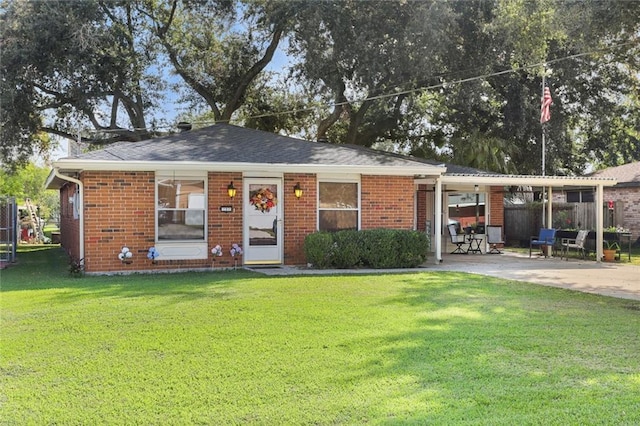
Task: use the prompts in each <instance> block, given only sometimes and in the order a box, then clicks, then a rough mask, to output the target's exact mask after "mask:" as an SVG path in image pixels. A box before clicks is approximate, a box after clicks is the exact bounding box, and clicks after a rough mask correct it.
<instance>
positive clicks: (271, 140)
mask: <svg viewBox="0 0 640 426" xmlns="http://www.w3.org/2000/svg"><path fill="white" fill-rule="evenodd" d="M74 158H77V159H82V160H98V161H189V162H219V163H252V164H259V163H261V164H313V165H315V164H321V165H327V164H328V165H353V166H374V167H377V166H380V167H385V166H390V167H403V166H411V167H415V166H419V165H420V164H428V165H431V166H438V165H441V164H438V163H435V162H426V161H423V160H420V159H416V158H412V157H408V156H402V155H398V154H393V153H388V152H383V151H376V150H373V149H368V148H363V147H360V146H354V145H336V144H329V143H322V142H310V141H306V140H302V139H296V138H291V137H286V136H281V135H277V134H274V133H269V132H264V131H259V130H254V129H248V128H243V127H238V126H233V125H230V124H216V125H214V126H210V127H205V128H202V129H198V130H193V131H188V132H183V133H179V134H176V135H171V136H166V137H160V138H154V139H149V140H145V141H141V142H118V143H115V144H112V145H109V146H108V147H106V148H104V149H101V150H97V151H91V152H88V153H84V154H80V155H78V156H77V157H74Z"/></svg>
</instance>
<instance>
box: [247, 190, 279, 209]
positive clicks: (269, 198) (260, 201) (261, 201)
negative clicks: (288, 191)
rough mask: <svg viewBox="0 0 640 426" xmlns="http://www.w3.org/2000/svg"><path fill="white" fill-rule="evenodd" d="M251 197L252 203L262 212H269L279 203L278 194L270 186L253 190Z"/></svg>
mask: <svg viewBox="0 0 640 426" xmlns="http://www.w3.org/2000/svg"><path fill="white" fill-rule="evenodd" d="M249 197H250V198H249V202H251V205H252V206H254V207H255V209H256V210H258V211H260V212H262V213H268V212H269V210H271V209H272V208H273V207H275V206H276V204H278V199H277V198H276V195H275V194H274V193H273V191H271V189H269V188H260V189H259V190H257V191H252V192H251V193H249Z"/></svg>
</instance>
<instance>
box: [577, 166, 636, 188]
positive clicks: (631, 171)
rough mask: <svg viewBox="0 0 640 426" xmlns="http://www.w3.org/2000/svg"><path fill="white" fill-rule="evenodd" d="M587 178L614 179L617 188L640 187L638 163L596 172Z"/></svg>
mask: <svg viewBox="0 0 640 426" xmlns="http://www.w3.org/2000/svg"><path fill="white" fill-rule="evenodd" d="M588 176H592V177H611V178H616V180H617V181H618V186H640V161H634V162H632V163H628V164H623V165H622V166H616V167H609V168H606V169H603V170H598V171H597V172H593V173H591V174H590V175H588Z"/></svg>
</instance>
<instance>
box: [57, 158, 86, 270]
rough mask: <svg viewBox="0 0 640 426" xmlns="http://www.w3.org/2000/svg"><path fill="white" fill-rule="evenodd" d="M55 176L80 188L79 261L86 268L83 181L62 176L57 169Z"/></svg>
mask: <svg viewBox="0 0 640 426" xmlns="http://www.w3.org/2000/svg"><path fill="white" fill-rule="evenodd" d="M53 174H54V175H55V176H56V177H57V178H59V179H62V180H64V181H67V182H71V183H75V184H76V185H78V188H79V197H78V203H79V204H80V209H79V210H78V215H79V218H78V219H79V220H80V229H79V234H80V235H79V238H78V244H79V249H80V259H79V261H80V264H81V265H82V266H84V185H83V184H82V181H80V180H78V179H76V178H72V177H71V176H65V175H63V174H61V173H60V170H59V169H58V168H57V167H56V168H54V169H53ZM74 208H75V206H74Z"/></svg>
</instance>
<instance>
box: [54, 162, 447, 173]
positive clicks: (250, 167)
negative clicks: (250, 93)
mask: <svg viewBox="0 0 640 426" xmlns="http://www.w3.org/2000/svg"><path fill="white" fill-rule="evenodd" d="M53 166H54V167H57V168H59V169H60V170H74V171H81V170H82V171H88V170H90V171H113V170H118V171H162V170H170V171H181V170H210V171H216V172H274V171H278V172H282V173H360V174H363V175H384V176H416V175H432V176H440V175H442V174H443V173H445V172H446V168H444V167H437V166H431V165H428V164H425V165H424V166H422V165H416V166H411V167H406V166H388V167H385V166H362V165H331V164H327V165H317V164H265V163H259V164H255V163H212V162H208V163H205V162H193V161H188V162H186V161H185V162H180V161H97V160H75V159H65V160H58V161H56V162H54V163H53Z"/></svg>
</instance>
